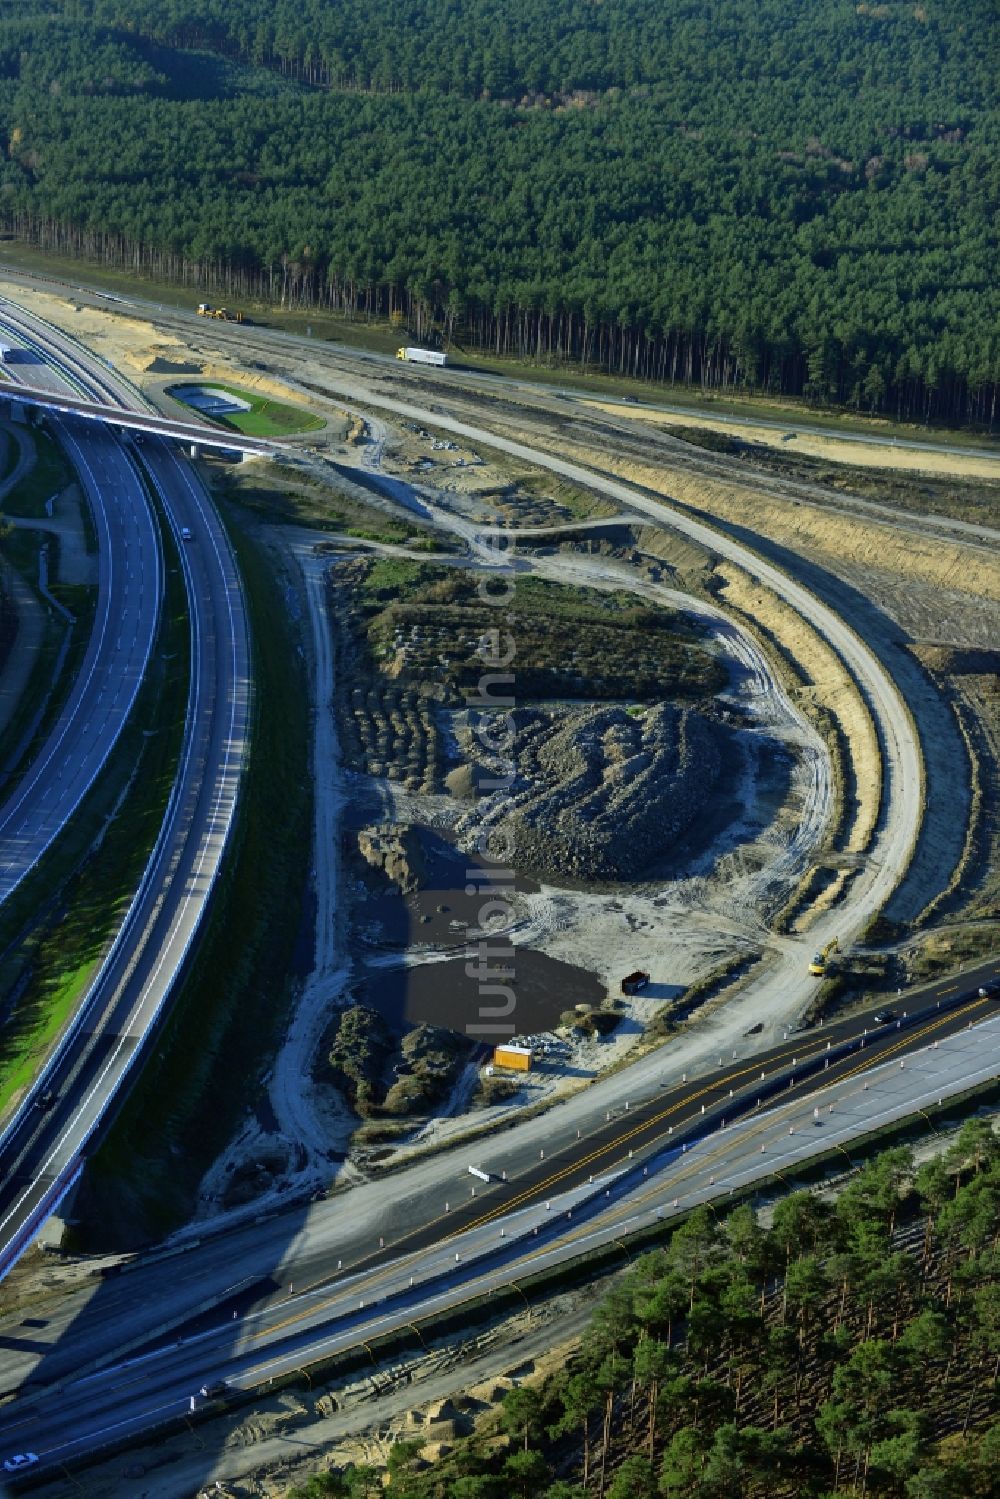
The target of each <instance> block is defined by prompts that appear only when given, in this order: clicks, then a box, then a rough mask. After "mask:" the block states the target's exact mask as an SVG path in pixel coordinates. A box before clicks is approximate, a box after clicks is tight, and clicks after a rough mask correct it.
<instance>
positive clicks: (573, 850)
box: [460, 703, 720, 881]
mask: <svg viewBox="0 0 1000 1499" xmlns="http://www.w3.org/2000/svg"><path fill="white" fill-rule="evenodd" d="M514 718H515V723H516V727H517V741H516V749H515V753H514V764H515V777H514V780H513V783H512V784H511V785H510V786H509V787H508V788H505V790H503V791H501V792H498V793H497V794H496V795H495V796H494V797H492V798H491V799H490V800H489V801H488V802H480V804H479V806H478V808H477V810H476V812H475V813H473V814H470V816H469V817H468V818H467V819H466V820H465V824H464V825H463V827H461V828H460V832H462V831H465V832H468V833H472V832H473V831H481V830H482V828H483V825H484V824H486V825H488V826H489V827H491V828H495V829H496V830H497V832H498V833H503V834H504V835H505V837H506V838H510V839H512V840H513V845H514V849H515V854H514V864H515V865H516V867H517V868H518V869H519V870H521V871H523V872H524V873H530V874H534V875H536V876H539V877H541V878H544V879H555V880H558V879H560V878H567V877H568V878H572V879H575V880H584V881H587V880H629V879H637V878H639V877H640V876H641V874H642V873H643V871H644V870H645V869H646V868H647V867H648V866H649V864H651V863H652V862H653V860H654V859H656V858H658V857H659V856H660V855H661V854H662V853H663V852H664V851H665V850H666V849H667V848H669V846H670V844H671V843H672V842H673V841H674V840H675V839H676V838H677V836H678V835H679V834H680V833H681V832H683V830H684V829H685V828H686V827H687V826H688V825H689V824H690V823H691V822H692V820H693V819H694V818H695V817H697V815H698V813H699V812H700V811H701V809H702V808H703V807H704V806H705V803H706V801H707V800H708V797H709V796H710V794H711V792H712V788H713V786H714V784H715V782H716V780H717V778H718V775H719V767H720V757H719V747H718V743H717V737H716V736H717V733H718V730H717V728H716V727H715V726H714V725H713V724H711V723H710V722H709V721H708V720H707V719H705V718H703V717H702V716H701V715H700V714H698V713H696V712H695V711H693V710H692V709H690V708H675V707H673V706H672V705H671V704H669V703H660V704H658V705H656V706H654V707H651V708H648V709H647V710H646V711H645V712H644V714H643V715H642V717H633V716H632V715H630V714H629V713H627V712H626V711H625V709H624V708H620V707H607V708H604V707H599V708H589V709H584V710H582V711H580V712H575V713H573V714H572V715H571V716H570V717H569V719H568V720H567V718H566V716H565V715H562V716H561V717H560V719H559V724H558V727H555V729H553V723H552V720H551V719H550V718H549V717H548V715H546V714H544V713H540V712H536V711H533V710H523V709H522V710H518V712H517V713H516V714H515V715H514Z"/></svg>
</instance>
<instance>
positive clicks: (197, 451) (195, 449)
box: [188, 442, 201, 458]
mask: <svg viewBox="0 0 1000 1499" xmlns="http://www.w3.org/2000/svg"><path fill="white" fill-rule="evenodd" d="M188 451H189V453H190V454H191V457H192V458H200V457H201V448H200V447H199V446H198V444H197V443H196V442H193V443H192V444H191V446H190V448H189V449H188Z"/></svg>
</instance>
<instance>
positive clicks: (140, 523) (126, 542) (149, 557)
mask: <svg viewBox="0 0 1000 1499" xmlns="http://www.w3.org/2000/svg"><path fill="white" fill-rule="evenodd" d="M0 332H2V333H3V336H4V338H5V339H6V340H7V341H9V342H10V343H11V344H14V343H15V342H16V343H17V344H18V346H19V349H20V350H22V351H23V357H24V360H25V361H26V362H24V363H21V362H20V361H18V362H15V363H12V364H11V365H10V366H9V373H10V374H11V375H12V376H16V375H19V374H20V373H22V372H24V371H30V373H31V378H32V380H33V381H35V382H39V383H42V382H44V383H45V384H47V385H48V386H50V387H51V388H52V389H53V390H57V389H58V388H59V387H60V385H62V387H63V388H65V376H64V374H63V373H61V372H60V370H59V369H58V368H56V367H55V366H53V365H50V364H47V363H45V362H43V361H42V356H41V353H40V341H39V339H38V336H37V332H36V330H35V329H34V328H33V327H32V325H31V324H30V323H29V322H28V321H27V320H26V319H25V318H24V317H23V315H21V314H19V313H18V312H16V311H15V310H14V309H13V308H12V307H11V306H10V304H8V303H4V304H2V305H0ZM27 361H30V362H27ZM79 378H82V377H79ZM95 388H98V387H95ZM57 432H58V437H59V440H60V442H61V443H62V445H63V447H64V448H65V450H66V452H67V455H68V457H69V459H70V461H71V463H72V464H73V466H74V468H75V469H76V471H77V473H78V475H79V477H80V482H81V484H82V486H83V488H84V490H85V491H86V495H87V500H88V503H89V505H90V507H91V511H92V514H93V517H94V525H95V529H96V532H97V541H98V557H99V572H98V586H97V604H96V610H95V616H94V624H93V628H92V632H91V636H90V640H89V642H88V645H87V650H86V652H85V654H84V657H83V660H82V662H81V665H80V669H79V671H78V673H77V675H76V678H75V680H74V682H73V685H72V687H71V689H70V692H69V694H68V696H67V698H66V700H65V702H64V703H63V705H62V708H61V710H60V712H59V714H58V716H57V718H56V720H55V722H54V723H53V724H52V727H51V729H50V730H49V732H48V734H47V735H46V737H45V740H44V742H43V743H42V744H41V745H40V747H39V748H38V750H37V752H36V753H35V754H34V755H33V757H32V760H31V762H30V764H29V765H28V767H27V769H26V770H25V772H24V773H23V774H22V775H21V778H20V780H19V781H18V783H17V785H16V786H15V787H14V788H13V790H12V791H11V792H10V793H9V794H8V795H7V796H6V798H5V800H4V801H3V802H2V804H0V902H2V901H4V900H6V899H8V898H9V896H10V895H11V894H12V893H13V891H14V890H16V889H17V887H18V885H19V884H20V883H21V881H22V880H23V879H24V878H25V877H26V875H28V874H29V873H30V871H31V870H32V869H33V868H34V867H35V865H36V864H37V863H38V861H39V860H40V859H41V857H42V856H43V854H44V853H45V852H46V850H47V849H49V848H50V847H51V846H52V844H53V843H54V842H55V840H56V839H57V838H58V837H59V834H60V833H61V832H62V831H63V829H64V828H65V827H66V826H67V825H68V824H69V822H70V820H71V819H72V817H73V816H74V814H75V813H76V811H77V810H78V808H79V806H80V804H81V802H82V801H83V799H84V797H85V796H86V794H87V792H88V791H89V790H90V788H91V786H92V785H93V784H94V782H95V780H96V778H97V776H98V775H99V774H100V772H101V770H102V769H103V767H104V765H105V764H106V763H107V759H108V756H109V755H110V754H111V751H112V750H113V749H114V746H115V744H116V743H117V741H118V737H119V735H120V733H121V731H122V728H123V727H124V725H125V721H126V719H127V718H128V716H129V713H130V712H131V711H132V708H133V706H134V703H135V698H136V694H137V692H138V690H139V686H140V684H141V682H142V679H143V676H144V674H145V670H146V665H147V662H148V660H149V653H150V651H151V649H152V645H153V641H154V639H155V636H156V629H157V624H158V620H159V611H160V601H161V597H162V563H161V559H160V546H159V538H158V533H157V529H156V523H155V521H154V518H153V514H152V511H151V508H150V506H149V503H148V501H147V499H146V495H145V491H144V489H143V486H142V484H141V482H140V479H139V475H138V473H137V471H136V469H135V467H134V465H133V463H132V461H131V459H130V457H129V455H128V453H127V452H126V451H125V450H124V449H123V448H122V446H121V443H120V442H119V441H118V440H117V438H115V437H113V436H111V435H109V434H108V433H107V432H105V431H103V430H101V429H100V428H97V427H94V426H92V425H91V424H80V423H78V422H77V421H75V420H72V419H66V420H65V421H60V422H59V423H58V428H57ZM0 795H3V792H2V788H0Z"/></svg>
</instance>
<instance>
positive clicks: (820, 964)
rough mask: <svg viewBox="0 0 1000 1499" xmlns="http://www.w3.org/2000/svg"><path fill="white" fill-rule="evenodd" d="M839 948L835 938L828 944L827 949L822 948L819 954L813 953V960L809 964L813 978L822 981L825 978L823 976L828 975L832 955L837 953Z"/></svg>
mask: <svg viewBox="0 0 1000 1499" xmlns="http://www.w3.org/2000/svg"><path fill="white" fill-rule="evenodd" d="M839 946H840V943H839V942H838V941H837V939H836V937H834V938H833V940H832V941H830V942H828V943H827V944H826V946H825V947H821V948H820V950H819V952H815V953H813V960H812V962H811V963H810V964H809V972H810V973H811V974H812V976H813V978H815V979H821V978H822V977H823V975H824V974H825V973H826V969H827V964H828V963H829V961H830V954H831V953H835V952H836V951H837V949H838V948H839Z"/></svg>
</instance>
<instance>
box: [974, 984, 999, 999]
mask: <svg viewBox="0 0 1000 1499" xmlns="http://www.w3.org/2000/svg"><path fill="white" fill-rule="evenodd" d="M979 998H980V999H1000V979H997V980H996V981H995V982H994V983H992V984H980V986H979Z"/></svg>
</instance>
